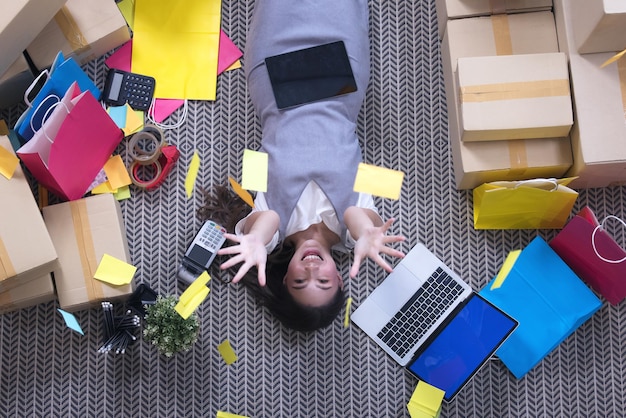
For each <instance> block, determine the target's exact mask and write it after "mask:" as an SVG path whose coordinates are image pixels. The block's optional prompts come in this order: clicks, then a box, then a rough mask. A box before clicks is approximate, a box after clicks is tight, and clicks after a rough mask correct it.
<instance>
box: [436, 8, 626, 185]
mask: <svg viewBox="0 0 626 418" xmlns="http://www.w3.org/2000/svg"><path fill="white" fill-rule="evenodd" d="M436 5H437V13H438V18H439V33H440V36H441V41H442V43H441V45H442V48H441V49H442V62H443V72H444V81H445V89H446V97H447V103H448V124H449V136H450V138H449V140H450V146H451V149H452V157H453V164H454V171H455V178H456V183H457V187H458V188H459V189H472V188H475V187H477V186H478V185H480V184H482V183H486V182H491V181H499V180H523V179H530V178H536V177H565V176H567V177H569V176H578V179H576V180H575V181H574V182H573V183H572V184H571V187H575V188H576V187H578V188H580V187H604V186H609V185H614V184H622V183H626V166H625V165H624V164H626V127H625V124H624V108H625V107H626V105H624V104H623V103H624V102H626V99H623V97H626V93H624V80H623V79H622V81H621V86H622V87H621V89H620V77H619V74H620V71H621V74H622V76H623V75H624V71H623V70H620V68H622V67H624V66H625V65H626V63H624V62H618V63H617V64H613V67H612V68H608V67H607V68H604V69H600V64H601V63H602V62H603V60H606V59H607V58H608V57H609V56H611V55H614V54H615V51H619V50H621V49H624V48H626V30H625V28H626V3H625V2H623V1H620V0H555V3H554V5H553V4H552V1H541V0H527V1H524V0H484V1H475V2H466V1H462V0H437V1H436ZM574 10H575V12H574ZM555 17H556V20H555ZM598 48H600V49H603V50H606V51H611V52H605V53H603V51H602V50H598ZM620 48H621V49H620ZM622 61H626V59H625V60H622Z"/></svg>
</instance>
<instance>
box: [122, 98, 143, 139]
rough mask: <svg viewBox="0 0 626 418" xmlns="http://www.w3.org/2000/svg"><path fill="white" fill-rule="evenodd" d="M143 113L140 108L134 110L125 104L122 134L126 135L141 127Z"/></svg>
mask: <svg viewBox="0 0 626 418" xmlns="http://www.w3.org/2000/svg"><path fill="white" fill-rule="evenodd" d="M143 119H144V113H143V112H142V111H141V110H135V109H133V108H132V107H130V106H129V105H126V126H125V127H124V129H122V130H123V131H124V135H126V136H128V135H130V134H132V133H135V132H137V131H138V130H140V129H143Z"/></svg>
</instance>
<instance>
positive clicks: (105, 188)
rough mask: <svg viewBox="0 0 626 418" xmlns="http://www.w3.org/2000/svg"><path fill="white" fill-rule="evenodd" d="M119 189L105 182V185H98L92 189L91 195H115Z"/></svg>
mask: <svg viewBox="0 0 626 418" xmlns="http://www.w3.org/2000/svg"><path fill="white" fill-rule="evenodd" d="M115 192H117V189H114V188H112V187H111V183H109V182H108V181H105V182H104V183H100V184H98V185H97V186H96V187H94V188H93V189H91V194H104V193H115Z"/></svg>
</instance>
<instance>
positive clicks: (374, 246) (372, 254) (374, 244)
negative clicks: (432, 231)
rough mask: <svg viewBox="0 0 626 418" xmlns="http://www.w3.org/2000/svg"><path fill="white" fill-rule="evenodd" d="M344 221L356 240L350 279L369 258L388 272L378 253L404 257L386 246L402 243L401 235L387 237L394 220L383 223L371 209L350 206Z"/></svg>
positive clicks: (388, 269) (399, 252)
mask: <svg viewBox="0 0 626 418" xmlns="http://www.w3.org/2000/svg"><path fill="white" fill-rule="evenodd" d="M343 218H344V221H345V223H346V226H347V228H348V231H350V235H352V237H353V238H354V239H355V240H356V244H355V246H354V263H353V265H352V268H351V269H350V277H355V276H356V275H357V273H358V271H359V267H360V266H361V262H362V261H363V260H364V259H365V258H366V257H369V258H371V259H372V260H374V261H375V262H376V263H377V264H378V265H379V266H381V267H382V268H383V269H385V270H386V271H388V272H391V271H392V268H391V266H390V265H389V264H387V262H386V261H385V260H384V259H383V258H382V256H381V255H380V253H383V254H387V255H389V256H391V257H398V258H402V257H404V253H402V252H401V251H398V250H394V249H393V248H390V247H388V246H387V244H389V243H392V242H400V241H404V240H405V238H404V237H403V236H401V235H387V230H389V227H391V224H392V223H393V221H394V219H393V218H391V219H389V220H387V221H386V222H385V223H383V222H382V219H380V216H378V214H377V213H376V212H374V211H373V210H371V209H366V208H360V207H357V206H350V207H349V208H348V209H346V211H345V213H344V215H343Z"/></svg>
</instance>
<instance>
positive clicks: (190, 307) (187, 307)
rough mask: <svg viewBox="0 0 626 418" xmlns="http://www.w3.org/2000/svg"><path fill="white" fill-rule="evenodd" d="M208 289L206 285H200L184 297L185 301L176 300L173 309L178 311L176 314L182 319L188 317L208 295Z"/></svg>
mask: <svg viewBox="0 0 626 418" xmlns="http://www.w3.org/2000/svg"><path fill="white" fill-rule="evenodd" d="M209 291H210V290H209V288H208V287H206V286H202V287H201V288H200V289H199V290H198V291H197V292H195V293H189V294H188V296H187V297H186V299H185V300H186V301H187V303H182V302H181V301H178V303H177V304H176V306H174V310H175V311H176V312H178V314H179V315H180V316H181V317H183V319H187V318H189V317H190V316H191V314H192V313H193V312H194V311H195V310H196V309H198V306H200V304H201V303H202V302H204V300H205V299H206V297H207V296H208V295H209ZM181 298H182V296H181Z"/></svg>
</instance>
